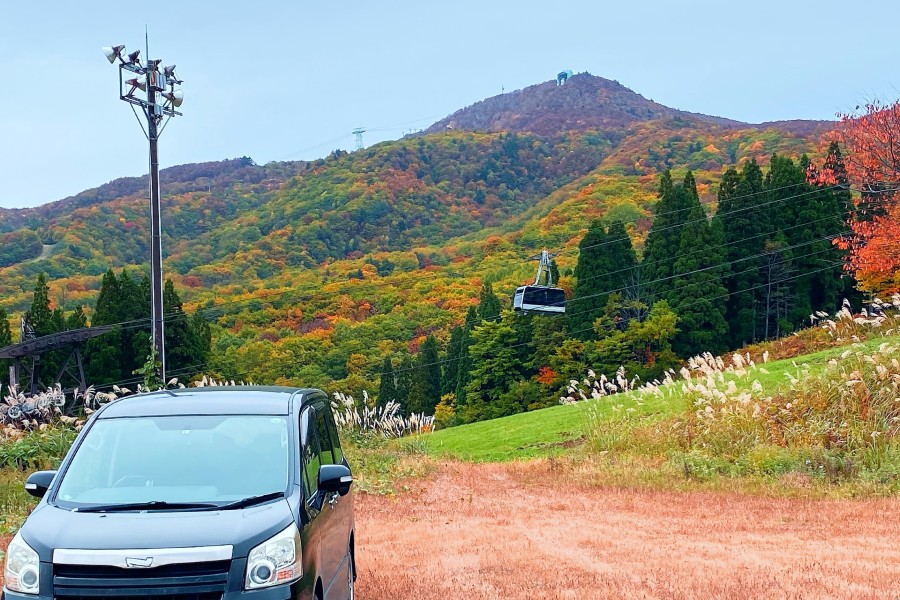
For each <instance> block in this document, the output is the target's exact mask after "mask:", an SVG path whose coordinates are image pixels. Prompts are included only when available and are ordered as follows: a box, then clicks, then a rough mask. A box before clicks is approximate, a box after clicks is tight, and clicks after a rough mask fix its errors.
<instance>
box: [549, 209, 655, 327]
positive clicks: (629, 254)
mask: <svg viewBox="0 0 900 600" xmlns="http://www.w3.org/2000/svg"><path fill="white" fill-rule="evenodd" d="M636 267H637V256H636V255H635V253H634V247H633V246H632V244H631V237H630V236H629V235H628V232H627V231H626V230H625V225H624V224H622V223H621V222H618V221H617V222H614V223H612V224H611V225H610V226H609V228H608V229H604V227H603V224H602V223H601V222H600V221H594V222H593V223H591V226H590V228H589V229H588V231H587V233H586V234H585V236H584V237H583V238H582V239H581V242H580V243H579V252H578V263H577V264H576V266H575V277H576V282H575V291H574V293H573V295H572V300H571V301H569V303H568V309H567V311H566V312H567V313H569V319H568V323H569V331H570V333H571V335H572V336H573V337H576V338H579V339H582V340H588V339H591V338H592V337H594V331H593V326H592V325H593V322H594V321H596V320H597V319H598V318H600V316H602V314H603V308H604V307H605V306H606V303H607V302H608V300H609V295H610V294H611V293H619V294H623V295H627V296H629V297H631V296H636V295H637V294H638V293H639V292H638V290H637V289H635V288H636V286H637V281H636V274H637V270H636Z"/></svg>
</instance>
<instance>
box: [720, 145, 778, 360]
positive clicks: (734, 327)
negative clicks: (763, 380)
mask: <svg viewBox="0 0 900 600" xmlns="http://www.w3.org/2000/svg"><path fill="white" fill-rule="evenodd" d="M762 187H763V184H762V172H761V171H760V168H759V165H757V164H756V160H755V159H751V160H750V161H749V162H747V163H746V164H745V165H744V167H743V169H742V172H741V173H740V174H738V172H737V171H736V170H735V169H733V168H732V169H729V170H728V171H726V172H725V175H724V176H723V177H722V182H721V184H720V186H719V207H718V214H717V215H716V217H715V219H714V222H715V223H716V224H717V226H718V227H720V228H721V229H722V232H723V237H724V243H725V250H726V252H725V257H726V260H727V261H728V262H729V264H731V265H733V268H732V269H731V270H730V272H729V274H728V276H726V277H725V280H724V283H725V287H726V289H727V292H728V294H729V296H728V300H727V309H726V313H725V318H726V320H727V321H728V329H729V343H730V346H731V347H739V346H741V345H743V344H747V343H751V342H754V341H756V340H757V339H758V332H757V330H756V324H757V320H758V319H757V310H758V305H759V294H760V289H759V287H758V286H759V284H760V282H761V279H760V278H761V273H760V269H761V265H762V258H761V257H760V256H759V255H760V254H761V253H762V251H763V248H764V246H765V242H766V239H767V238H768V236H769V235H770V234H771V226H770V224H769V223H768V218H767V217H768V214H767V210H766V207H765V202H766V201H767V196H766V195H765V194H764V193H763V189H762Z"/></svg>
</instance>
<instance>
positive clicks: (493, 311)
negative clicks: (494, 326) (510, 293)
mask: <svg viewBox="0 0 900 600" xmlns="http://www.w3.org/2000/svg"><path fill="white" fill-rule="evenodd" d="M501 309H502V307H501V305H500V298H498V297H497V295H496V294H495V293H494V288H493V286H492V285H491V284H490V283H488V282H484V284H483V285H482V286H481V293H480V294H479V295H478V318H479V319H481V320H482V321H492V320H496V319H498V318H499V317H500V311H501Z"/></svg>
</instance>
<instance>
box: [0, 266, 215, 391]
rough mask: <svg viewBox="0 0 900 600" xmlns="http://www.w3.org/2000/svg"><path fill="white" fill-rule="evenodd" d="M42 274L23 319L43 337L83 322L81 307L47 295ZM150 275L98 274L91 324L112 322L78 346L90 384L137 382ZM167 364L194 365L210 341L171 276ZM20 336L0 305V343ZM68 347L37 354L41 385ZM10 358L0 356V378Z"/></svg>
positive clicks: (143, 356)
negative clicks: (54, 301) (62, 303)
mask: <svg viewBox="0 0 900 600" xmlns="http://www.w3.org/2000/svg"><path fill="white" fill-rule="evenodd" d="M49 292H50V290H49V286H48V284H47V277H46V275H45V274H43V273H41V274H39V275H38V276H37V281H36V283H35V287H34V295H33V299H32V302H31V306H30V308H29V309H28V310H27V311H26V312H25V315H24V316H25V319H26V320H27V321H28V323H30V325H31V327H32V328H33V329H34V334H35V336H45V335H51V334H54V333H59V332H63V331H69V330H73V329H80V328H83V327H87V326H88V318H87V316H86V313H85V310H84V307H83V306H77V307H76V308H75V309H74V310H72V311H71V312H69V313H66V312H65V311H64V310H63V309H62V308H61V307H58V306H57V307H54V306H53V305H52V303H51V300H50V293H49ZM150 295H151V293H150V279H149V278H148V277H147V276H144V277H142V278H141V279H140V280H138V279H135V278H133V277H132V276H131V275H129V273H128V272H127V271H126V270H124V269H123V270H122V272H121V273H120V274H119V275H118V276H117V275H116V274H115V273H114V272H113V271H112V270H109V271H107V272H106V274H105V275H104V276H103V282H102V284H101V287H100V293H99V295H98V296H97V301H96V303H95V305H94V308H93V311H92V312H91V319H90V326H101V325H115V327H113V328H112V330H111V331H109V332H107V333H105V334H103V335H100V336H98V337H95V338H92V339H90V340H88V341H87V342H86V345H85V349H84V351H83V353H82V354H83V358H84V369H85V377H86V379H87V381H88V383H89V384H92V383H93V384H95V385H97V386H100V387H108V386H111V385H112V384H114V383H119V384H124V383H126V382H137V381H138V380H140V377H136V374H135V373H136V371H138V370H139V369H141V368H142V367H143V366H144V364H145V363H146V361H147V357H148V355H149V354H150ZM163 314H164V318H165V343H166V364H167V369H168V371H169V372H172V373H174V372H177V371H178V370H179V369H186V368H189V367H196V366H197V365H201V364H203V363H205V362H206V360H207V358H208V356H209V352H210V346H211V339H212V338H211V332H210V326H209V323H208V322H207V321H206V319H205V318H204V317H203V315H202V314H201V313H199V312H197V313H194V314H193V315H188V314H187V313H186V312H185V311H184V308H183V305H182V302H181V298H180V297H179V295H178V293H177V292H176V290H175V286H174V285H173V284H172V282H171V280H166V282H165V286H164V288H163ZM17 341H22V340H21V339H18V340H14V339H13V335H12V332H11V330H10V326H9V316H8V315H7V313H6V311H5V310H4V309H2V308H0V348H2V347H5V346H8V345H11V344H14V343H16V342H17ZM67 352H68V351H67V350H57V351H53V352H49V353H47V354H45V355H44V356H42V358H41V381H40V384H41V385H42V386H44V387H50V386H52V385H54V384H55V383H57V382H56V381H54V379H55V377H56V375H57V373H58V372H59V369H60V368H61V367H62V364H63V361H64V360H65V358H66V356H67V354H66V353H67ZM9 362H10V361H8V360H7V361H0V363H5V364H0V368H2V371H0V383H3V384H7V385H8V383H9Z"/></svg>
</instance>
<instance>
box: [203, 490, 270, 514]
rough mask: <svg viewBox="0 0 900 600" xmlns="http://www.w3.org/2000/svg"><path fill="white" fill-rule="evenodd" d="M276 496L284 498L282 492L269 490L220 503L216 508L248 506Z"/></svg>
mask: <svg viewBox="0 0 900 600" xmlns="http://www.w3.org/2000/svg"><path fill="white" fill-rule="evenodd" d="M276 498H284V492H269V493H268V494H260V495H259V496H250V497H249V498H243V499H241V500H237V501H235V502H230V503H229V504H222V505H221V506H217V507H216V508H217V509H219V510H231V509H236V508H246V507H248V506H253V505H254V504H262V503H263V502H267V501H269V500H275V499H276Z"/></svg>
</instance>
